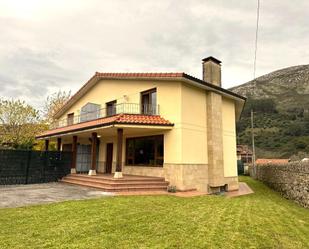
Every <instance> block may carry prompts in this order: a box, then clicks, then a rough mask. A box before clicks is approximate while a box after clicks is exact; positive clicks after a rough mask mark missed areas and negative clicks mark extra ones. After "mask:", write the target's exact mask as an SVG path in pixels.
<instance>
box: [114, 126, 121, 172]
mask: <svg viewBox="0 0 309 249" xmlns="http://www.w3.org/2000/svg"><path fill="white" fill-rule="evenodd" d="M122 146H123V129H117V158H116V172H115V175H114V178H122V177H123V176H122Z"/></svg>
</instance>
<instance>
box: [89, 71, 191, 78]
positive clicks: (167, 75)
mask: <svg viewBox="0 0 309 249" xmlns="http://www.w3.org/2000/svg"><path fill="white" fill-rule="evenodd" d="M184 74H185V73H99V72H96V73H95V75H96V76H98V77H104V78H107V77H111V78H113V77H116V78H123V77H125V78H128V77H132V78H143V77H145V78H152V77H155V78H158V77H163V78H173V77H176V78H178V77H183V76H184Z"/></svg>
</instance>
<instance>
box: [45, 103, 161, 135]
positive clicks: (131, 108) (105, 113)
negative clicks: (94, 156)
mask: <svg viewBox="0 0 309 249" xmlns="http://www.w3.org/2000/svg"><path fill="white" fill-rule="evenodd" d="M117 114H144V115H160V109H159V105H152V104H135V103H120V104H115V105H113V106H110V107H108V108H102V109H98V110H95V111H90V112H84V113H83V114H80V115H75V114H74V115H72V116H68V117H66V118H63V119H60V120H57V121H55V122H54V123H52V124H51V128H53V129H54V128H60V127H64V126H68V125H73V124H79V123H82V122H86V121H90V120H95V119H98V118H104V117H110V116H113V115H117Z"/></svg>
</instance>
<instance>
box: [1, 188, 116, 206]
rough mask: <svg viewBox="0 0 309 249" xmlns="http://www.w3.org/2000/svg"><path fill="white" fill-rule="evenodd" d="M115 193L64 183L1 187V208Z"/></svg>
mask: <svg viewBox="0 0 309 249" xmlns="http://www.w3.org/2000/svg"><path fill="white" fill-rule="evenodd" d="M112 195H114V194H113V193H107V192H103V191H100V190H97V189H93V188H87V187H81V186H74V185H69V184H62V183H44V184H29V185H14V186H0V208H6V207H21V206H28V205H36V204H44V203H52V202H61V201H67V200H82V199H90V198H98V197H102V196H112Z"/></svg>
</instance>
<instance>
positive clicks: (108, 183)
mask: <svg viewBox="0 0 309 249" xmlns="http://www.w3.org/2000/svg"><path fill="white" fill-rule="evenodd" d="M61 182H63V183H68V184H75V185H80V186H86V187H92V188H98V189H102V190H103V191H107V192H121V191H123V192H127V191H166V189H167V186H168V182H166V181H165V180H164V178H157V177H145V178H144V177H134V176H130V177H126V176H124V178H120V179H114V178H111V177H109V178H108V177H104V176H87V175H84V176H83V175H78V174H76V175H75V174H74V175H68V176H66V177H64V178H63V179H62V180H61Z"/></svg>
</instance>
